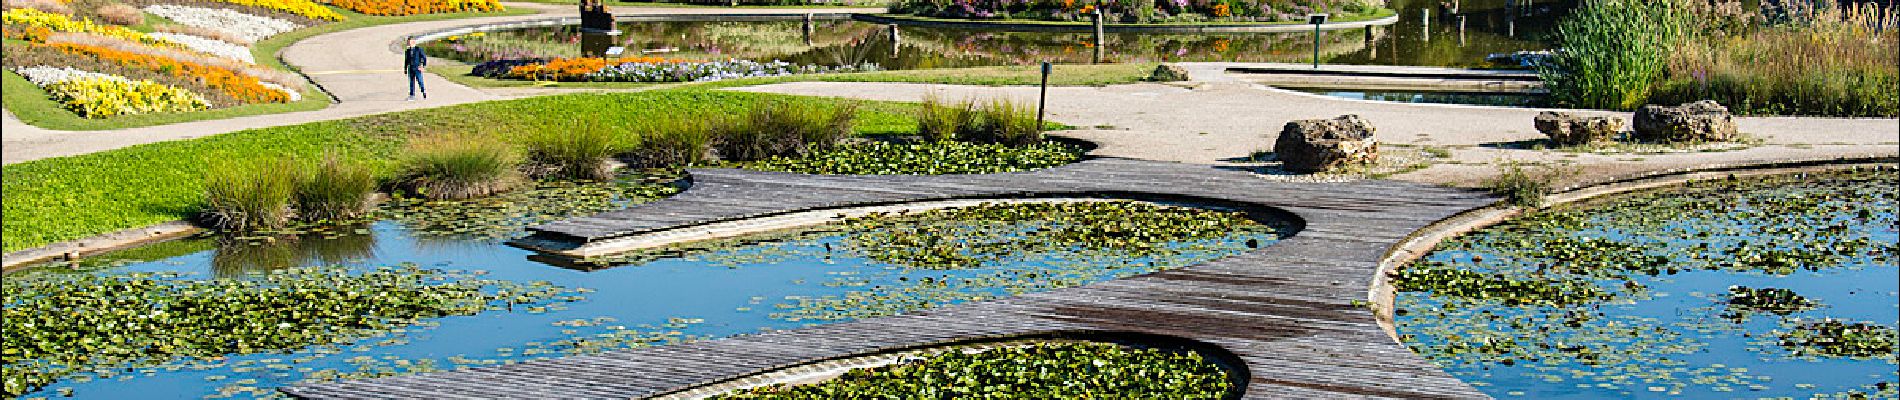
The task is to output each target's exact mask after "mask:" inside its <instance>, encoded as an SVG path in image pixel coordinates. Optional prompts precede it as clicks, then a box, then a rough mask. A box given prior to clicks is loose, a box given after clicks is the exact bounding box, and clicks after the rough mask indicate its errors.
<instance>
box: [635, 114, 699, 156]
mask: <svg viewBox="0 0 1900 400" xmlns="http://www.w3.org/2000/svg"><path fill="white" fill-rule="evenodd" d="M637 131H638V132H639V144H637V145H635V146H634V150H633V151H632V152H631V153H629V154H628V158H629V163H630V164H632V165H634V166H638V167H642V168H681V167H690V166H694V165H698V164H702V163H705V162H706V154H707V153H708V152H711V151H712V148H711V145H712V141H713V137H714V136H715V135H716V133H715V130H714V127H713V125H712V122H711V121H707V120H705V119H692V118H662V119H654V120H649V121H647V123H646V124H645V125H642V126H640V127H639V128H638V130H637Z"/></svg>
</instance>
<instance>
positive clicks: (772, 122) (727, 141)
mask: <svg viewBox="0 0 1900 400" xmlns="http://www.w3.org/2000/svg"><path fill="white" fill-rule="evenodd" d="M856 123H857V105H856V104H845V105H840V106H836V107H831V106H825V105H821V104H815V103H808V102H797V101H764V102H759V103H754V104H753V106H752V108H751V110H749V111H748V112H747V113H746V114H745V115H744V116H741V117H739V118H736V119H733V120H732V121H730V122H728V123H727V124H726V126H725V128H724V129H722V130H721V132H720V134H719V137H718V140H716V141H714V144H713V146H714V149H716V150H718V151H719V157H720V158H721V159H724V160H728V161H757V160H763V159H767V158H772V157H802V156H804V155H806V154H811V153H813V152H818V151H824V150H828V149H831V148H832V147H836V146H837V145H838V142H839V141H842V140H844V139H845V138H847V137H850V136H851V133H852V129H853V127H854V126H855V125H856Z"/></svg>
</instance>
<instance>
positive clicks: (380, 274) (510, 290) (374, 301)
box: [0, 266, 560, 397]
mask: <svg viewBox="0 0 1900 400" xmlns="http://www.w3.org/2000/svg"><path fill="white" fill-rule="evenodd" d="M255 278H256V279H229V280H226V279H218V280H194V279H185V278H183V277H181V276H178V275H176V274H144V273H141V274H124V275H99V274H41V275H36V276H31V277H8V278H7V279H6V280H5V282H4V284H3V285H0V288H4V291H5V295H6V296H5V297H6V299H7V300H6V313H5V318H4V325H5V328H6V329H5V330H6V332H7V334H6V335H4V342H3V347H0V357H3V358H4V361H5V364H4V369H5V372H6V381H5V394H6V395H7V396H8V397H13V396H18V395H21V394H23V393H26V392H28V391H32V390H35V389H38V388H40V387H44V386H46V385H49V384H52V383H55V382H57V381H58V380H59V379H60V378H61V377H63V376H66V375H71V374H78V373H87V372H98V371H112V370H122V369H130V368H142V367H150V366H160V365H167V364H170V363H176V362H181V361H184V360H186V359H187V358H206V359H215V358H221V357H228V356H231V355H239V354H253V353H262V352H273V351H289V350H294V349H298V348H302V347H304V346H310V345H320V344H347V343H350V342H351V341H353V340H355V339H358V338H362V337H366V336H371V335H373V334H376V333H380V332H386V331H388V330H390V329H394V328H400V327H403V326H407V325H410V324H414V323H416V322H417V321H419V320H422V319H427V318H435V317H441V316H448V315H470V314H475V313H478V312H481V311H482V310H484V309H492V308H496V307H501V306H506V305H509V304H526V303H536V302H543V301H547V300H549V299H551V298H553V297H554V296H555V295H557V294H559V293H560V290H559V289H558V288H553V289H550V288H543V287H532V286H529V285H523V284H517V283H511V282H506V281H488V280H472V279H466V278H465V277H461V276H455V275H448V274H445V273H441V272H436V271H433V270H424V269H420V268H417V267H413V266H410V267H402V268H386V269H381V270H377V271H371V272H366V273H352V272H349V271H347V270H345V269H342V268H334V269H293V270H286V271H279V272H274V273H270V274H268V275H259V276H256V277H255ZM491 293H492V294H491Z"/></svg>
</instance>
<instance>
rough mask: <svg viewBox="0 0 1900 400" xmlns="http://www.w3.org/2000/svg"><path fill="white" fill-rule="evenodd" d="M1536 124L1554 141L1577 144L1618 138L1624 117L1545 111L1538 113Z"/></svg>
mask: <svg viewBox="0 0 1900 400" xmlns="http://www.w3.org/2000/svg"><path fill="white" fill-rule="evenodd" d="M1536 125H1537V131H1538V132H1543V133H1544V136H1549V137H1550V141H1551V142H1552V143H1556V144H1557V145H1559V146H1575V145H1581V144H1590V143H1605V142H1610V141H1613V140H1616V132H1618V131H1622V130H1623V119H1622V118H1617V117H1591V116H1583V115H1578V114H1572V113H1562V112H1555V111H1545V112H1541V113H1537V119H1536Z"/></svg>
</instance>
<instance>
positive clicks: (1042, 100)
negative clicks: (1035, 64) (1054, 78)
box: [1036, 61, 1051, 136]
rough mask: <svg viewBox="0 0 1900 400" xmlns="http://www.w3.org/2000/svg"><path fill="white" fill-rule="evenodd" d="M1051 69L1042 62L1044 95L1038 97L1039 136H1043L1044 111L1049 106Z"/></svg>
mask: <svg viewBox="0 0 1900 400" xmlns="http://www.w3.org/2000/svg"><path fill="white" fill-rule="evenodd" d="M1050 69H1051V67H1050V66H1049V62H1048V61H1043V62H1042V93H1041V94H1039V95H1036V135H1037V136H1041V135H1042V115H1043V109H1044V108H1045V107H1046V106H1047V105H1048V104H1049V70H1050Z"/></svg>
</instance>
